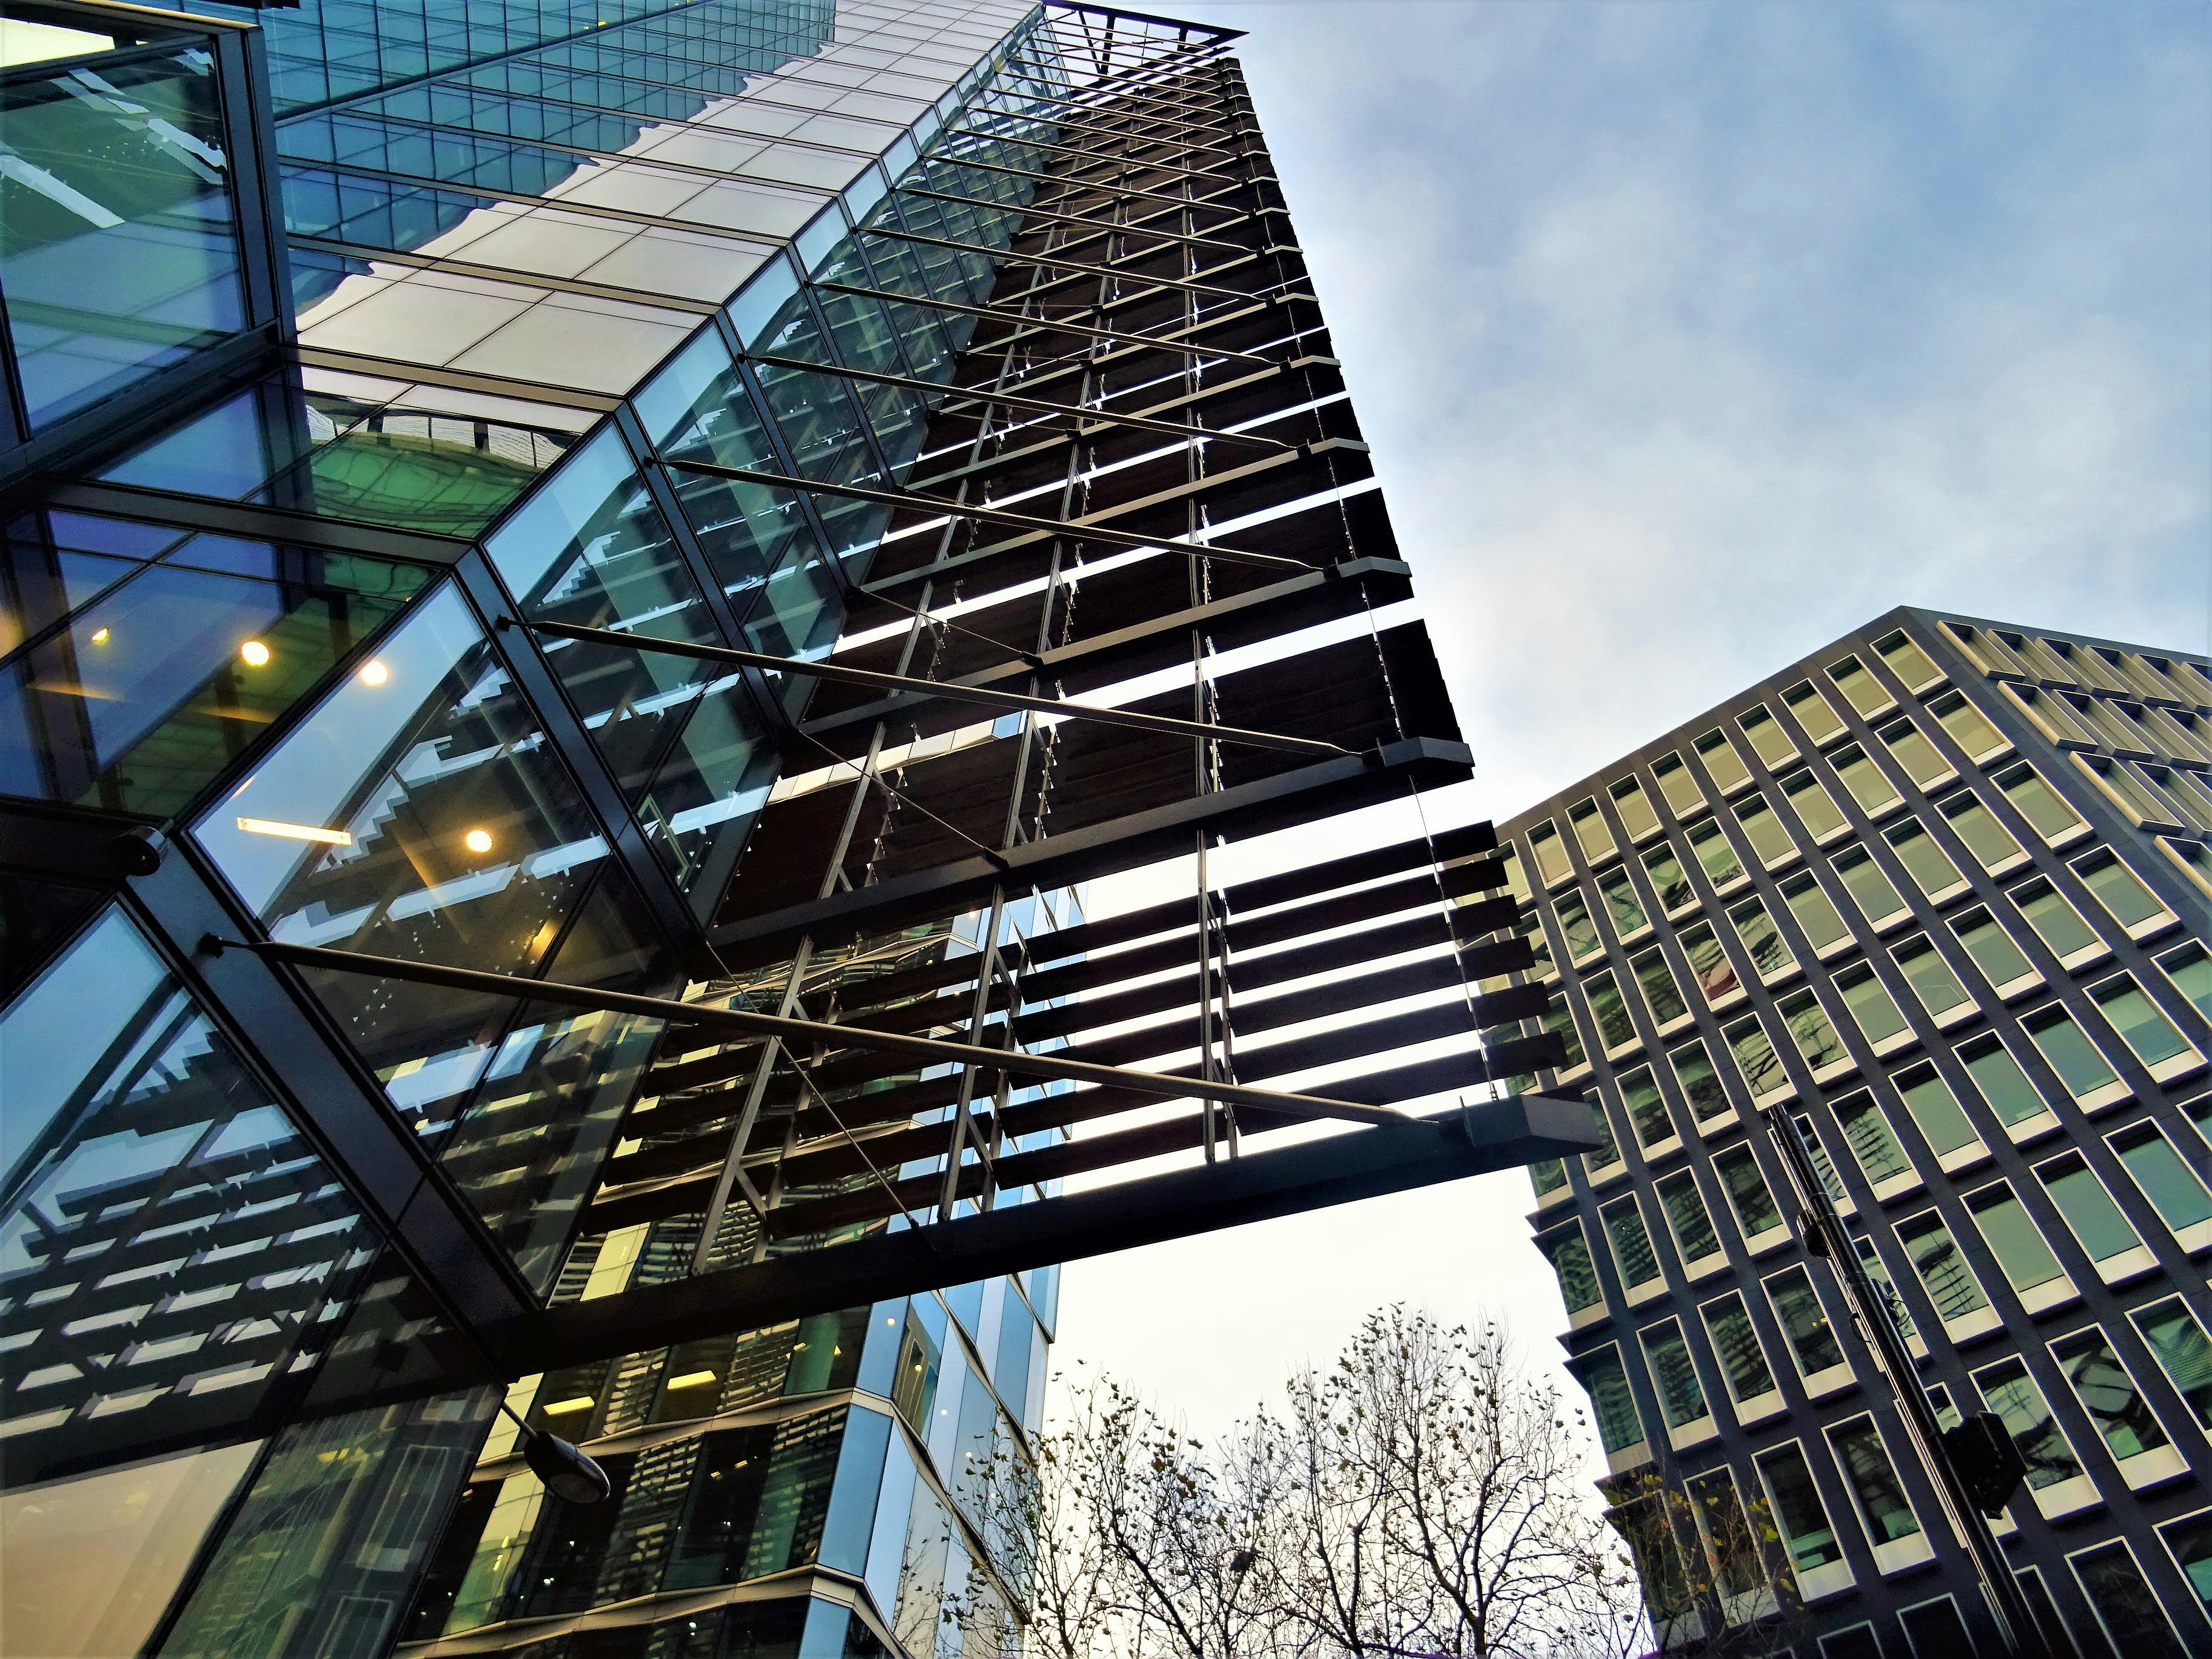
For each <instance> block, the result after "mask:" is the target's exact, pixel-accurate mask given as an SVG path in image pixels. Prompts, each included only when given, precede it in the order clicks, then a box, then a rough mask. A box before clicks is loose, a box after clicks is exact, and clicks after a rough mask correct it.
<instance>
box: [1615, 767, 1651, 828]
mask: <svg viewBox="0 0 2212 1659" xmlns="http://www.w3.org/2000/svg"><path fill="white" fill-rule="evenodd" d="M1612 794H1613V811H1616V812H1618V813H1620V823H1621V827H1622V828H1623V829H1626V830H1627V831H1628V836H1629V839H1630V840H1631V841H1642V840H1643V839H1644V836H1648V835H1650V833H1651V832H1652V831H1653V830H1655V829H1657V828H1658V827H1659V815H1658V814H1657V813H1656V812H1655V811H1652V810H1651V803H1650V800H1649V799H1646V798H1645V796H1644V786H1643V785H1642V784H1641V783H1639V782H1638V781H1636V780H1635V779H1634V778H1624V779H1623V780H1622V781H1620V782H1619V783H1616V784H1614V785H1613V790H1612Z"/></svg>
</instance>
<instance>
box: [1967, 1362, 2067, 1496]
mask: <svg viewBox="0 0 2212 1659" xmlns="http://www.w3.org/2000/svg"><path fill="white" fill-rule="evenodd" d="M1974 1383H1975V1385H1976V1386H1977V1387H1978V1388H1979V1389H1981V1391H1982V1398H1983V1399H1984V1400H1986V1401H1989V1404H1990V1410H1991V1411H1993V1412H1995V1413H1996V1414H1997V1415H1998V1416H1999V1417H2001V1418H2002V1419H2004V1425H2005V1428H2006V1430H2007V1431H2008V1432H2009V1433H2010V1434H2011V1435H2012V1443H2013V1445H2014V1447H2015V1449H2017V1450H2018V1451H2019V1453H2020V1455H2021V1462H2024V1463H2026V1464H2027V1485H2028V1489H2029V1490H2030V1491H2031V1492H2040V1491H2041V1490H2042V1489H2043V1488H2044V1487H2045V1486H2056V1485H2057V1484H2058V1483H2059V1482H2060V1481H2062V1480H2073V1479H2075V1477H2076V1476H2077V1475H2079V1474H2081V1460H2080V1459H2079V1458H2077V1457H2075V1455H2074V1448H2073V1447H2072V1446H2070V1445H2069V1444H2068V1443H2067V1440H2066V1436H2065V1433H2064V1431H2063V1430H2061V1429H2060V1428H2059V1426H2058V1421H2057V1419H2056V1418H2054V1417H2053V1416H2052V1415H2051V1405H2050V1402H2049V1401H2046V1400H2045V1398H2044V1397H2043V1390H2042V1389H2039V1388H2038V1387H2036V1386H2035V1379H2034V1378H2033V1377H2032V1376H2029V1375H2028V1374H2027V1365H2026V1364H2025V1363H2023V1362H2022V1361H2021V1360H2019V1359H2001V1360H1999V1361H1998V1362H1997V1363H1996V1364H1994V1365H1990V1366H1985V1367H1984V1369H1982V1370H1978V1371H1976V1372H1975V1373H1974Z"/></svg>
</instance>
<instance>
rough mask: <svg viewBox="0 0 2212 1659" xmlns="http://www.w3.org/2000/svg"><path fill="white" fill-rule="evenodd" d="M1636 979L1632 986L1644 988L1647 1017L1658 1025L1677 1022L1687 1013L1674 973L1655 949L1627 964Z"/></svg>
mask: <svg viewBox="0 0 2212 1659" xmlns="http://www.w3.org/2000/svg"><path fill="white" fill-rule="evenodd" d="M1628 966H1629V969H1630V970H1631V971H1632V972H1633V973H1634V974H1635V975H1636V982H1637V983H1638V985H1641V986H1642V987H1644V1000H1645V1001H1646V1002H1648V1003H1650V1005H1651V1017H1652V1018H1653V1019H1655V1020H1656V1021H1657V1022H1658V1023H1659V1024H1662V1025H1665V1024H1668V1023H1669V1022H1670V1021H1673V1020H1677V1019H1680V1018H1682V1017H1683V1016H1684V1015H1686V1014H1687V1013H1688V1012H1690V1005H1689V1004H1688V1003H1686V1002H1685V1001H1683V1000H1682V992H1681V988H1680V987H1679V986H1677V985H1676V984H1675V983H1674V969H1671V968H1669V967H1668V965H1667V958H1666V957H1665V956H1664V955H1663V954H1662V952H1661V951H1659V950H1658V949H1657V948H1656V946H1655V947H1654V948H1652V949H1651V950H1649V951H1644V952H1643V953H1642V954H1641V955H1639V956H1637V957H1632V958H1631V959H1630V961H1629V963H1628Z"/></svg>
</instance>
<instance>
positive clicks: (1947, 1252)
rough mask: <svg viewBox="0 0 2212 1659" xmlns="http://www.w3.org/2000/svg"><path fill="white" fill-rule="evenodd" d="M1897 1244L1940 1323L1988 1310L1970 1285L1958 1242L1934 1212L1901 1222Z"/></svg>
mask: <svg viewBox="0 0 2212 1659" xmlns="http://www.w3.org/2000/svg"><path fill="white" fill-rule="evenodd" d="M1897 1242H1898V1243H1900V1244H1902V1245H1903V1246H1904V1247H1905V1255H1906V1256H1907V1257H1908V1258H1910V1259H1911V1262H1912V1271H1913V1272H1915V1273H1918V1274H1919V1275H1920V1282H1921V1284H1922V1285H1924V1286H1925V1287H1926V1289H1927V1291H1928V1299H1929V1301H1930V1302H1932V1303H1934V1304H1936V1317H1937V1318H1939V1319H1941V1320H1942V1322H1944V1324H1946V1325H1947V1326H1948V1325H1954V1324H1956V1323H1958V1322H1960V1321H1962V1320H1967V1319H1971V1318H1972V1317H1973V1316H1975V1315H1977V1314H1981V1313H1985V1312H1986V1311H1987V1310H1988V1309H1989V1305H1990V1299H1989V1297H1985V1296H1984V1295H1983V1294H1982V1287H1981V1286H1980V1285H1978V1284H1976V1283H1975V1282H1974V1275H1973V1273H1972V1270H1971V1269H1969V1268H1968V1267H1967V1266H1966V1257H1964V1256H1963V1255H1960V1254H1959V1243H1958V1241H1957V1240H1956V1239H1954V1238H1953V1237H1951V1230H1950V1229H1949V1228H1948V1227H1947V1226H1945V1225H1943V1218H1942V1217H1941V1216H1940V1215H1937V1214H1936V1212H1935V1211H1933V1210H1929V1211H1927V1212H1924V1213H1923V1214H1921V1215H1917V1216H1915V1217H1914V1218H1912V1219H1911V1220H1910V1221H1907V1222H1904V1223H1901V1224H1900V1225H1899V1227H1898V1229H1897ZM1992 1323H1994V1321H1992Z"/></svg>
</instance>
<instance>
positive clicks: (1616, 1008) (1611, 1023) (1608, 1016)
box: [1583, 968, 1638, 1054]
mask: <svg viewBox="0 0 2212 1659" xmlns="http://www.w3.org/2000/svg"><path fill="white" fill-rule="evenodd" d="M1583 995H1585V996H1587V997H1588V998H1589V1006H1590V1017H1591V1018H1593V1019H1595V1020H1596V1021H1597V1030H1598V1040H1599V1042H1600V1043H1601V1045H1602V1046H1603V1047H1604V1048H1605V1051H1606V1052H1607V1054H1611V1053H1612V1052H1613V1050H1614V1049H1616V1048H1626V1047H1628V1046H1629V1045H1630V1044H1632V1043H1633V1042H1637V1041H1638V1037H1637V1035H1636V1022H1635V1021H1634V1020H1633V1019H1632V1018H1630V1017H1629V1013H1628V1005H1627V1003H1626V1002H1625V1001H1623V1000H1622V999H1621V995H1620V982H1619V981H1617V980H1615V979H1614V978H1613V969H1610V968H1607V969H1603V970H1602V971H1601V972H1598V973H1595V974H1592V975H1590V976H1589V978H1588V979H1586V980H1584V981H1583Z"/></svg>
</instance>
